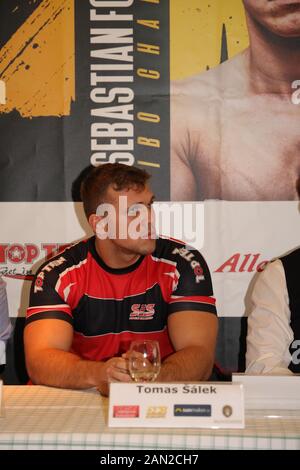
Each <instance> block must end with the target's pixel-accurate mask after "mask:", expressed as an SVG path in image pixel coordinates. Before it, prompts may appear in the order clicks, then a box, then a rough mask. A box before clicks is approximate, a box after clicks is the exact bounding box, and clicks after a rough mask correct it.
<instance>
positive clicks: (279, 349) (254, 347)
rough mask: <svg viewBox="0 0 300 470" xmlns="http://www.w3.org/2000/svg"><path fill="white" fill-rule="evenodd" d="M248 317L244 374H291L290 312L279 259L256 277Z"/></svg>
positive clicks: (291, 331)
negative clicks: (289, 367)
mask: <svg viewBox="0 0 300 470" xmlns="http://www.w3.org/2000/svg"><path fill="white" fill-rule="evenodd" d="M251 301H252V311H251V313H250V315H249V317H248V335H247V353H246V373H247V374H278V375H281V374H292V372H291V371H290V370H289V369H288V366H289V364H290V362H291V355H290V352H289V347H290V344H291V343H292V341H293V339H294V334H293V330H292V328H291V326H290V320H291V311H290V308H289V295H288V291H287V285H286V278H285V272H284V268H283V265H282V262H281V261H280V260H276V261H273V262H272V263H270V264H268V265H267V267H266V268H265V270H264V271H263V272H261V273H260V274H259V276H258V279H257V281H256V283H255V286H254V289H253V293H252V298H251Z"/></svg>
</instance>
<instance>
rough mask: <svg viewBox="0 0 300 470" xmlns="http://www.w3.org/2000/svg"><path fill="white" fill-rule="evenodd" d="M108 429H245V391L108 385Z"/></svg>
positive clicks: (205, 384) (236, 387)
mask: <svg viewBox="0 0 300 470" xmlns="http://www.w3.org/2000/svg"><path fill="white" fill-rule="evenodd" d="M108 416H109V417H108V425H109V426H111V427H150V428H154V427H166V428H191V427H192V428H214V429H217V428H244V391H243V385H242V384H232V383H225V384H224V383H222V384H219V383H215V382H201V383H198V382H197V383H189V384H187V383H156V382H153V383H130V384H127V383H120V382H115V383H111V384H110V397H109V415H108Z"/></svg>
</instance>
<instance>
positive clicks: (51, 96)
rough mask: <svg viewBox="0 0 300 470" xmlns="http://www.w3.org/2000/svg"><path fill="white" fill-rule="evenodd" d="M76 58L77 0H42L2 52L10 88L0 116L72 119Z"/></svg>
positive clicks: (1, 70)
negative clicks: (7, 114) (17, 113)
mask: <svg viewBox="0 0 300 470" xmlns="http://www.w3.org/2000/svg"><path fill="white" fill-rule="evenodd" d="M9 19H10V18H8V21H9ZM74 54H75V32H74V0H44V1H43V2H42V3H41V4H40V5H39V6H38V7H37V8H36V10H35V11H34V12H33V13H32V15H31V16H30V17H29V18H28V19H27V20H26V21H25V22H24V23H23V25H22V26H21V27H20V28H19V29H18V30H17V31H16V32H15V33H14V34H13V35H12V37H11V38H10V39H9V40H8V42H7V43H6V44H5V46H4V47H3V48H2V49H1V50H0V80H2V81H3V82H4V83H5V90H6V92H5V95H6V96H5V97H6V102H5V104H0V113H9V112H11V111H13V110H14V109H15V110H17V111H18V112H19V113H20V114H21V116H23V117H38V116H66V115H69V114H70V108H71V102H72V100H73V101H74V100H75V57H74Z"/></svg>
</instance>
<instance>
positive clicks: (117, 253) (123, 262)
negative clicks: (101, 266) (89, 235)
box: [95, 237, 140, 269]
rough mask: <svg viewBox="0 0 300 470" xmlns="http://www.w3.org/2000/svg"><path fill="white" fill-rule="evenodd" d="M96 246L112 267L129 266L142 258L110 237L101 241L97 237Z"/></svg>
mask: <svg viewBox="0 0 300 470" xmlns="http://www.w3.org/2000/svg"><path fill="white" fill-rule="evenodd" d="M95 246H96V251H97V253H98V255H99V256H100V258H101V259H102V261H104V263H105V264H106V265H107V266H109V267H110V268H112V269H122V268H127V267H128V266H131V265H132V264H134V263H136V261H137V260H138V259H139V258H140V255H138V254H135V253H130V252H128V251H127V250H124V249H122V248H120V247H118V246H116V245H114V244H113V243H112V242H111V241H110V240H109V239H107V240H101V241H100V240H98V239H97V237H96V238H95Z"/></svg>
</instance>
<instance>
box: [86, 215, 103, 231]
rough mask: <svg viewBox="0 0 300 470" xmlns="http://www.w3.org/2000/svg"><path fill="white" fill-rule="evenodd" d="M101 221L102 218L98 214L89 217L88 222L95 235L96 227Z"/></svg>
mask: <svg viewBox="0 0 300 470" xmlns="http://www.w3.org/2000/svg"><path fill="white" fill-rule="evenodd" d="M100 219H101V217H99V216H98V215H97V214H91V215H90V216H89V219H88V221H89V224H90V226H91V227H92V229H93V232H94V233H96V226H97V223H98V222H99V221H100Z"/></svg>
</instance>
